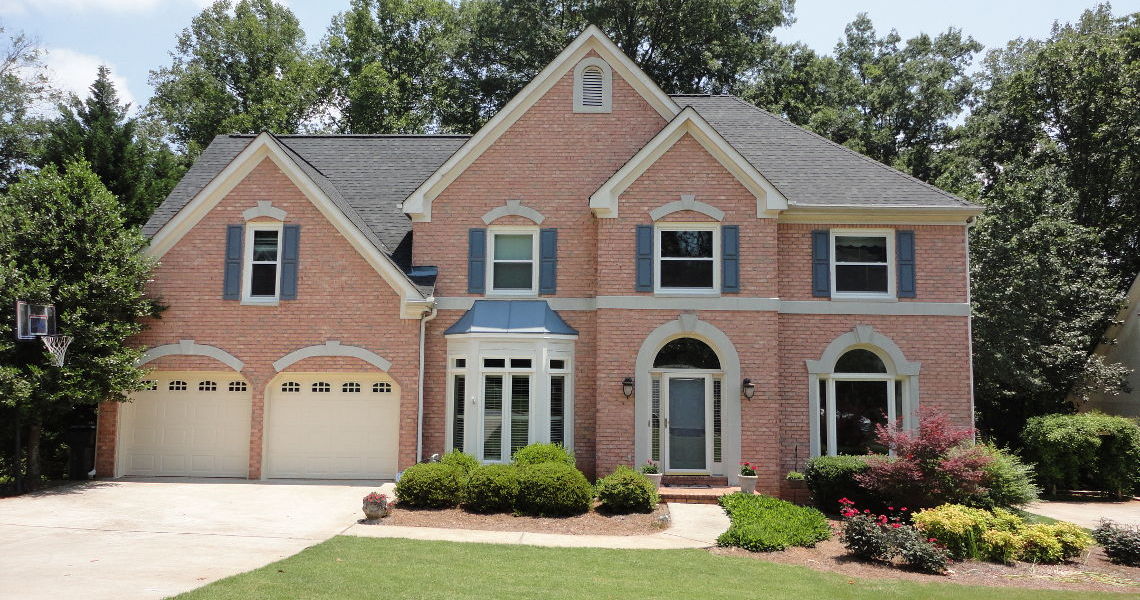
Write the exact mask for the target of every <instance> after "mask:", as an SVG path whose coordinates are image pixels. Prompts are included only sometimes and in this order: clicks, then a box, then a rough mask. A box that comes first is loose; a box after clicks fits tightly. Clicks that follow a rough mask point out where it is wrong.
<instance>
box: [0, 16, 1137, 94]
mask: <svg viewBox="0 0 1140 600" xmlns="http://www.w3.org/2000/svg"><path fill="white" fill-rule="evenodd" d="M208 3H209V0H0V23H3V26H4V27H5V28H6V29H8V30H9V31H16V30H20V31H24V32H25V33H28V34H30V35H33V36H35V37H37V38H38V39H39V41H40V43H41V44H42V45H43V47H45V48H47V49H48V51H49V53H48V57H47V62H48V64H49V66H50V67H51V68H52V71H53V73H54V78H55V79H56V82H57V84H58V85H59V86H60V87H62V88H63V89H67V90H71V91H76V92H78V93H83V92H84V91H85V89H86V87H87V86H88V85H89V84H90V83H91V81H92V80H93V79H94V76H95V68H96V67H97V66H98V65H99V64H101V63H102V64H107V65H109V66H110V67H111V68H112V70H113V73H114V75H115V79H116V83H117V85H118V87H119V88H120V92H121V93H122V95H123V96H124V97H125V98H127V99H129V100H131V101H133V102H135V103H136V104H138V103H142V102H145V101H146V99H147V98H148V97H149V96H150V94H151V89H150V85H149V83H148V81H147V79H148V76H149V72H150V70H151V69H154V68H157V67H160V66H163V65H166V64H169V62H170V57H169V54H168V53H169V52H170V51H171V50H173V48H174V44H175V40H176V37H177V35H178V32H179V31H181V30H182V29H183V28H185V27H187V26H188V25H189V24H190V19H191V18H192V17H193V16H194V15H195V14H196V13H197V12H198V11H200V10H201V9H202V8H203V7H204V6H205V5H207V4H208ZM286 4H287V5H288V6H289V7H290V8H291V9H293V11H294V12H295V13H296V14H297V17H298V18H299V19H300V20H301V24H302V25H303V26H304V28H305V31H306V33H307V34H308V38H309V42H310V43H314V42H316V41H318V40H319V39H320V38H321V37H323V36H324V34H325V30H326V28H327V27H328V23H329V19H330V18H331V17H332V15H333V14H335V13H337V12H340V11H342V10H344V8H345V7H346V6H347V5H348V0H287V2H286ZM796 4H797V6H796V18H797V22H796V23H795V24H794V25H792V26H791V27H788V28H784V29H781V30H779V31H777V37H778V38H779V39H780V40H782V41H795V40H799V41H803V42H805V43H807V44H808V45H809V46H811V47H813V48H815V49H817V50H819V51H822V52H827V51H830V50H831V49H832V48H833V47H834V46H835V42H836V41H837V40H838V39H839V38H840V36H842V34H843V27H844V25H846V24H847V23H848V22H850V21H851V20H852V19H854V17H855V15H856V14H857V13H859V12H867V13H869V14H870V16H871V19H872V20H873V21H874V22H875V26H876V28H878V29H879V31H880V32H885V31H888V30H890V29H892V28H894V29H897V30H898V31H899V33H900V34H902V36H903V37H904V38H907V37H910V36H913V35H915V34H917V33H920V32H927V33H937V32H941V31H943V30H945V29H946V28H947V27H960V28H962V29H963V30H964V31H965V32H966V33H967V34H969V35H972V36H974V38H975V39H977V40H978V41H980V42H982V43H983V44H985V45H986V47H987V48H993V47H997V46H1002V45H1004V44H1005V42H1006V41H1008V40H1010V39H1013V38H1016V37H1042V36H1045V35H1047V34H1048V33H1049V29H1050V27H1051V26H1052V24H1053V22H1054V21H1056V20H1061V21H1072V20H1074V19H1076V18H1077V16H1079V15H1080V13H1081V12H1082V11H1083V10H1084V9H1086V8H1090V7H1092V6H1095V5H1096V4H1097V2H1096V0H957V1H955V2H946V1H945V0H859V1H858V2H849V1H846V0H798V2H797V3H796ZM1137 11H1140V0H1117V1H1116V2H1114V3H1113V13H1114V14H1117V15H1120V14H1126V13H1131V12H1137Z"/></svg>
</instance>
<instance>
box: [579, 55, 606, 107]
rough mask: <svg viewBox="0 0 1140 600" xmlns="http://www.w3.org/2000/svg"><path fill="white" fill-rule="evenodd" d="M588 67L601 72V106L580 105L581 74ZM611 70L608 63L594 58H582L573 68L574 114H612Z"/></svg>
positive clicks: (581, 94)
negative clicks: (596, 68) (595, 68)
mask: <svg viewBox="0 0 1140 600" xmlns="http://www.w3.org/2000/svg"><path fill="white" fill-rule="evenodd" d="M589 67H598V68H599V69H601V70H602V104H601V106H586V105H584V104H582V96H583V93H582V92H583V90H582V73H583V72H584V71H585V70H586V69H587V68H589ZM613 77H614V76H613V69H612V68H610V65H609V63H607V62H606V61H604V60H602V59H601V58H598V57H596V56H589V57H586V58H583V59H582V60H581V61H579V62H578V64H577V65H575V66H574V112H576V113H609V112H613V99H614V93H613V89H614V88H613Z"/></svg>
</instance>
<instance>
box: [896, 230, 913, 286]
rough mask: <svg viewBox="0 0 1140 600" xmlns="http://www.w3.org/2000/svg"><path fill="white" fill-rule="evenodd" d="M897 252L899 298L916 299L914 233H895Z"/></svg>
mask: <svg viewBox="0 0 1140 600" xmlns="http://www.w3.org/2000/svg"><path fill="white" fill-rule="evenodd" d="M895 252H896V254H897V255H898V267H897V268H898V271H899V289H898V296H899V298H914V297H915V292H916V291H917V289H916V285H915V272H914V232H913V231H896V232H895Z"/></svg>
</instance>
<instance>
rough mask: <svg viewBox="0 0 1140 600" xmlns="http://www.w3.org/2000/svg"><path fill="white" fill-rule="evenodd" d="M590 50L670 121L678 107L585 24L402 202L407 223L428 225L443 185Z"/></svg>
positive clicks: (492, 141)
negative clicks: (512, 96)
mask: <svg viewBox="0 0 1140 600" xmlns="http://www.w3.org/2000/svg"><path fill="white" fill-rule="evenodd" d="M590 51H594V52H596V53H597V54H598V55H599V56H601V57H602V59H603V60H605V61H606V63H607V64H608V65H609V66H610V68H612V69H613V70H614V71H617V74H618V75H619V76H620V77H621V78H622V79H624V80H625V82H626V83H628V84H629V85H630V86H631V87H632V88H633V89H634V90H635V91H637V92H638V93H639V94H640V95H641V96H642V97H643V98H645V101H646V102H648V103H649V105H650V106H652V107H653V109H654V110H656V111H657V113H658V114H660V115H661V117H662V118H663V119H666V120H668V119H672V118H673V117H674V116H676V115H677V113H678V112H679V111H680V110H681V109H680V108H679V107H678V106H677V103H676V102H674V101H673V99H672V98H670V97H669V96H668V94H666V93H665V92H664V91H662V90H661V88H660V87H658V86H657V83H655V82H654V81H653V80H652V79H650V78H649V76H648V75H646V74H645V72H644V71H642V70H641V68H640V67H638V66H637V64H636V63H634V62H633V60H631V59H630V58H629V57H628V56H626V55H625V53H624V52H622V51H621V49H620V48H618V47H617V45H615V44H614V43H613V42H612V41H610V39H609V38H607V37H606V35H605V34H604V33H602V30H601V29H598V27H597V26H595V25H590V26H589V27H587V28H586V30H585V31H583V32H582V34H581V35H579V36H578V37H577V38H576V39H575V40H574V41H573V42H571V43H570V45H569V46H567V47H566V49H564V50H563V51H562V52H561V53H560V54H559V55H558V56H557V57H556V58H555V59H554V60H553V61H552V62H551V63H550V64H549V65H547V66H546V68H545V69H543V70H542V72H540V73H539V74H538V76H536V77H535V78H534V79H533V80H531V82H530V83H528V84H527V85H526V87H524V88H523V89H522V91H521V92H519V93H518V94H517V95H516V96H515V97H514V98H512V99H511V101H510V102H508V103H507V105H506V106H504V107H503V109H502V110H500V111H499V112H498V113H496V114H495V116H494V117H491V120H490V121H487V124H486V125H484V126H483V127H482V128H481V129H480V130H479V131H478V132H476V133H475V135H473V136H471V138H469V139H468V140H467V142H466V143H464V144H463V146H462V147H461V148H460V149H459V150H457V151H456V152H455V154H452V155H451V158H449V159H447V162H445V163H443V165H442V166H441V167H440V168H439V169H437V170H436V172H435V173H433V174H432V176H431V177H428V179H427V181H424V182H423V183H422V184H421V185H420V187H419V188H417V189H416V191H414V192H412V194H411V195H410V196H408V198H407V199H406V200H404V204H403V210H404V212H405V213H406V214H407V215H408V216H409V217H411V218H412V221H420V222H427V221H431V203H432V201H433V200H435V199H436V198H437V197H438V196H439V195H440V194H441V193H442V192H443V190H444V189H446V188H447V186H449V185H451V183H452V182H453V181H455V180H456V179H458V178H459V176H460V175H461V174H463V172H464V171H465V170H466V169H467V167H469V166H471V164H472V163H474V162H475V160H476V159H477V158H479V156H481V155H482V154H483V153H484V152H486V151H487V149H488V148H490V147H491V145H492V144H494V143H495V141H496V140H498V139H499V137H500V136H502V135H503V134H504V133H505V132H506V131H507V130H508V129H509V128H510V127H511V125H513V124H514V123H515V122H516V121H518V120H519V119H520V118H521V117H522V116H523V115H524V114H525V113H526V111H527V110H529V109H530V107H531V106H534V104H535V103H536V102H538V100H539V99H540V98H542V97H543V96H544V95H545V94H546V92H548V91H550V89H551V88H553V87H554V85H555V84H556V83H558V81H559V80H561V79H562V77H563V76H565V75H566V74H567V73H569V72H570V70H571V69H572V68H573V67H574V66H575V65H576V64H578V62H579V61H581V60H582V59H583V58H586V55H588V54H589V53H590Z"/></svg>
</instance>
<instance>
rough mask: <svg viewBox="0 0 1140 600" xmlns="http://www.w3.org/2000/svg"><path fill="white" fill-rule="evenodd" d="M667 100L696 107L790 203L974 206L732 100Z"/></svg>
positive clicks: (683, 97)
mask: <svg viewBox="0 0 1140 600" xmlns="http://www.w3.org/2000/svg"><path fill="white" fill-rule="evenodd" d="M672 98H673V100H674V101H676V102H677V104H678V105H680V106H681V107H682V108H684V107H685V106H692V107H693V108H694V109H696V111H697V112H698V113H700V115H701V116H702V117H703V118H704V119H705V120H706V121H708V122H709V124H710V125H712V126H713V128H714V129H716V130H717V132H719V133H720V134H721V136H723V137H724V139H725V140H727V141H728V143H730V144H732V146H733V147H734V148H736V150H737V152H740V154H741V155H743V156H744V158H745V159H747V160H748V162H750V163H752V166H754V167H756V170H757V171H760V173H761V174H762V175H764V177H765V178H767V179H768V181H770V182H771V183H772V185H774V186H776V188H777V189H779V190H780V192H781V193H783V194H784V196H785V197H787V199H788V202H790V203H791V204H793V205H799V206H868V207H891V206H894V207H902V206H908V207H909V206H917V207H927V208H973V207H974V205H973V204H970V203H969V202H967V201H965V200H963V199H961V198H959V197H957V196H954V195H953V194H950V193H948V192H945V191H943V190H940V189H938V188H936V187H934V186H932V185H929V184H927V183H925V182H923V181H921V180H919V179H915V178H914V177H911V176H910V175H907V174H906V173H902V172H900V171H897V170H895V169H892V168H891V167H888V166H887V165H884V164H882V163H880V162H879V161H876V160H874V159H872V158H869V157H866V156H863V155H862V154H859V153H858V152H856V151H854V150H851V149H850V148H847V147H845V146H842V145H840V144H836V143H835V142H832V141H831V140H828V139H827V138H824V137H822V136H819V135H816V134H815V133H812V132H810V131H808V130H806V129H803V128H802V127H799V126H797V125H794V124H792V123H791V122H789V121H786V120H784V119H782V118H780V117H778V116H776V115H774V114H772V113H770V112H768V111H766V110H763V109H760V108H757V107H756V106H753V105H752V104H749V103H748V102H746V101H744V100H742V99H740V98H737V97H736V96H709V95H674V96H672Z"/></svg>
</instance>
